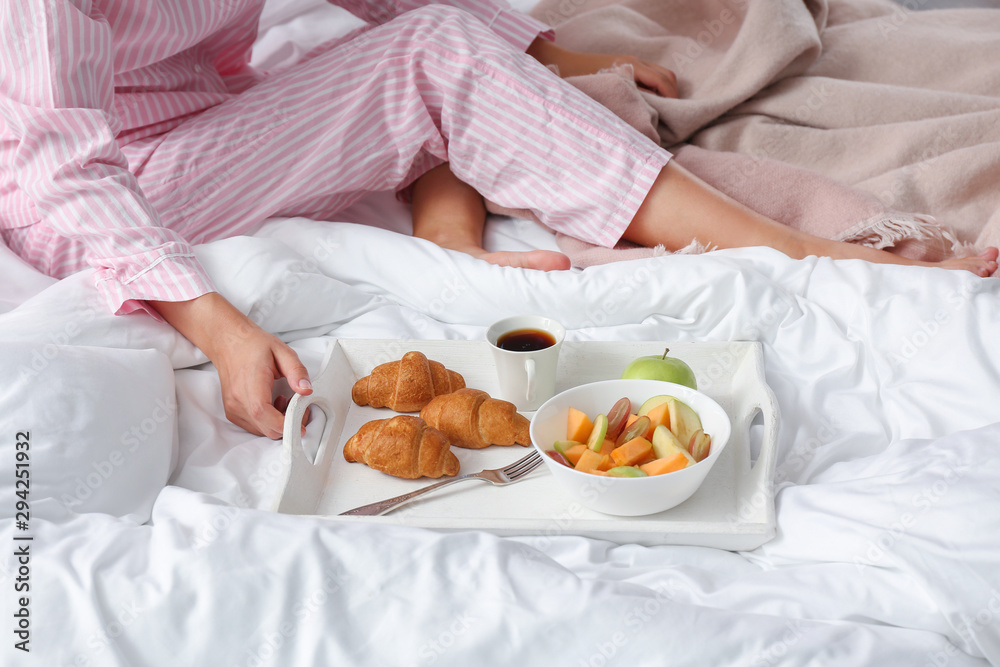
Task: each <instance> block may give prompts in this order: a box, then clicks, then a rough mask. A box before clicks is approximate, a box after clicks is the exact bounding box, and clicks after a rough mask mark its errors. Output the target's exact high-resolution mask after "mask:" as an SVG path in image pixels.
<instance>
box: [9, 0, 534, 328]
mask: <svg viewBox="0 0 1000 667" xmlns="http://www.w3.org/2000/svg"><path fill="white" fill-rule="evenodd" d="M330 1H331V2H333V4H336V5H339V6H341V7H343V8H344V9H347V10H348V11H350V12H351V13H353V14H355V15H356V16H358V17H359V18H361V19H364V20H365V21H367V22H369V23H376V24H380V23H385V22H387V21H389V20H390V19H392V18H394V17H395V16H397V15H398V14H400V13H402V12H404V11H407V10H410V9H415V8H417V7H420V6H423V5H427V4H432V3H431V2H430V0H395V1H382V2H379V1H378V0H330ZM444 4H450V5H454V6H457V7H460V8H462V9H464V10H466V11H467V12H469V13H471V14H472V15H474V16H476V17H478V18H479V19H480V20H482V21H483V23H485V24H486V25H489V26H490V27H491V28H492V29H493V30H494V31H495V32H496V33H497V34H499V35H500V36H501V37H503V38H504V39H505V40H506V41H508V42H509V43H510V44H511V45H512V46H514V47H515V48H517V49H519V50H522V51H523V50H524V49H526V48H527V46H528V45H529V44H530V43H531V42H532V41H533V40H534V39H535V38H536V37H537V36H538V35H539V34H540V33H547V32H548V31H549V28H548V26H546V25H544V24H542V23H540V22H538V21H535V20H534V19H532V18H530V17H528V16H525V15H524V14H521V13H519V12H515V11H512V10H511V9H509V8H508V7H506V6H502V5H501V4H498V3H497V2H493V1H491V0H446V1H445V3H444ZM263 5H264V0H225V1H220V0H184V1H183V2H170V1H164V0H160V1H155V0H4V2H2V3H0V34H2V35H3V36H4V38H3V42H2V44H0V230H12V229H15V228H21V227H27V226H30V225H34V224H36V223H38V222H39V221H41V220H44V221H45V222H46V223H47V224H48V225H50V226H51V227H52V229H53V230H55V232H56V233H58V234H60V235H63V236H67V237H78V238H82V239H83V240H84V241H85V242H86V244H87V247H88V249H89V251H90V257H91V259H90V260H89V261H90V263H91V264H92V265H93V266H94V267H95V269H96V276H95V280H96V281H97V285H98V289H99V290H100V292H101V293H102V295H103V296H104V298H105V299H106V301H107V303H108V305H109V307H110V308H111V310H112V311H114V312H116V313H119V314H123V313H128V312H131V311H134V310H136V309H143V310H146V308H145V306H144V305H143V304H142V303H141V302H142V301H143V300H145V299H154V300H165V301H179V300H187V299H192V298H195V297H197V296H200V295H202V294H204V293H206V292H209V291H212V290H213V287H212V284H211V281H210V279H209V278H208V276H207V275H206V273H205V271H204V269H203V268H202V267H201V265H200V264H199V263H198V262H197V260H196V259H195V257H194V254H193V252H192V248H191V245H190V244H189V243H188V242H187V241H185V239H184V238H182V237H181V236H180V235H179V234H178V233H177V232H175V231H173V230H171V229H168V228H166V227H164V226H163V225H161V224H160V220H159V215H158V214H157V211H156V210H154V208H153V207H152V206H151V205H150V203H149V202H148V201H147V200H146V198H145V197H144V195H143V193H142V191H141V189H140V188H139V185H138V181H137V179H136V177H135V176H134V175H133V174H132V173H131V172H130V171H129V165H128V161H127V160H126V158H125V157H124V155H123V153H122V150H121V147H122V146H123V145H126V144H129V143H130V142H135V141H138V140H142V139H145V138H149V137H153V136H156V135H161V134H163V133H166V132H169V131H170V130H171V129H173V128H175V127H177V126H178V125H179V124H181V123H182V122H184V121H185V119H188V118H191V117H192V116H193V115H197V114H199V112H202V111H204V110H206V109H209V108H211V107H213V106H215V105H218V104H220V103H221V102H224V101H226V100H228V99H230V98H231V97H233V96H234V95H238V94H239V93H240V92H241V91H243V90H245V89H247V88H248V87H250V86H252V85H254V84H256V83H258V82H259V81H260V80H261V78H262V76H261V74H260V73H258V72H256V71H254V70H253V68H251V67H250V66H249V62H250V53H251V47H252V45H253V43H254V41H255V39H256V36H257V25H258V20H259V18H260V14H261V12H262V10H263ZM548 34H551V33H548ZM55 269H56V270H54V271H53V273H54V274H58V267H55Z"/></svg>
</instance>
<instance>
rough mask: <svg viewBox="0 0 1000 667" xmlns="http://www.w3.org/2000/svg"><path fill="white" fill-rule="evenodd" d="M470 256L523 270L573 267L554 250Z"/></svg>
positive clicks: (565, 257) (487, 253) (567, 259)
mask: <svg viewBox="0 0 1000 667" xmlns="http://www.w3.org/2000/svg"><path fill="white" fill-rule="evenodd" d="M469 254H471V255H473V256H474V257H478V258H479V259H482V260H486V261H487V262H489V263H490V264H497V265H499V266H513V267H517V268H521V269H535V270H537V271H565V270H566V269H568V268H570V266H571V262H570V259H569V257H567V256H566V255H564V254H562V253H561V252H554V251H552V250H529V251H527V252H515V251H498V252H483V253H482V254H477V253H469Z"/></svg>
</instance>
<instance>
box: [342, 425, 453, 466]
mask: <svg viewBox="0 0 1000 667" xmlns="http://www.w3.org/2000/svg"><path fill="white" fill-rule="evenodd" d="M450 445H451V443H450V441H449V440H448V437H447V436H445V435H444V434H443V433H442V432H441V431H439V430H437V429H436V428H432V427H430V426H428V425H427V423H426V422H424V420H423V419H421V418H420V417H416V416H414V415H396V416H395V417H392V418H390V419H375V420H373V421H370V422H368V423H366V424H365V425H364V426H362V427H361V428H360V429H358V432H357V433H355V434H354V435H352V436H351V437H350V439H349V440H348V441H347V442H346V443H345V444H344V458H345V459H347V461H348V462H349V463H353V462H355V461H358V462H361V463H364V464H366V465H367V466H368V467H370V468H374V469H375V470H379V471H381V472H384V473H386V474H389V475H393V476H394V477H404V478H406V479H416V478H417V477H440V476H442V475H455V474H456V473H458V468H459V463H458V457H457V456H455V454H454V453H452V451H451V447H450Z"/></svg>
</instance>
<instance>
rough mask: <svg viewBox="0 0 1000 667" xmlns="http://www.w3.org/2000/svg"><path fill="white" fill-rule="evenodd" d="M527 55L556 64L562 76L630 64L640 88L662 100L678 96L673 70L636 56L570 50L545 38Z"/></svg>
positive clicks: (543, 61) (535, 42)
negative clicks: (660, 97)
mask: <svg viewBox="0 0 1000 667" xmlns="http://www.w3.org/2000/svg"><path fill="white" fill-rule="evenodd" d="M527 53H528V55H530V56H532V57H533V58H535V60H537V61H538V62H540V63H542V64H543V65H555V66H556V67H557V68H558V69H559V76H562V77H567V76H581V75H584V74H595V73H597V72H600V71H601V70H604V69H608V68H610V67H614V66H615V65H631V66H632V70H633V72H634V73H635V82H636V83H637V84H638V85H639V86H640V87H641V88H645V89H647V90H650V91H652V92H654V93H656V94H657V95H660V96H662V97H677V76H676V75H675V74H674V73H673V72H672V71H670V70H668V69H667V68H665V67H661V66H659V65H657V64H655V63H649V62H646V61H645V60H641V59H639V58H636V57H635V56H626V55H616V54H612V53H581V52H579V51H570V50H569V49H564V48H562V47H561V46H556V45H555V44H554V43H552V42H550V41H549V40H547V39H545V38H544V37H537V38H536V39H535V41H533V42H532V43H531V46H529V47H528V51H527Z"/></svg>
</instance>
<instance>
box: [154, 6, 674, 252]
mask: <svg viewBox="0 0 1000 667" xmlns="http://www.w3.org/2000/svg"><path fill="white" fill-rule="evenodd" d="M668 159H669V154H668V153H666V152H665V151H663V150H662V149H660V148H659V147H658V146H656V145H655V144H654V143H653V142H651V141H649V140H648V139H647V138H646V137H644V136H643V135H641V134H640V133H638V132H636V131H634V130H632V128H629V127H628V126H626V125H625V124H624V123H622V122H621V121H620V120H619V119H618V118H616V117H615V116H614V115H613V114H612V113H611V112H610V111H608V110H607V109H605V108H604V107H602V106H600V105H599V104H597V103H595V102H594V101H593V100H591V99H590V98H588V97H587V96H586V95H584V94H583V93H581V92H580V91H578V90H576V89H575V88H573V87H572V86H570V85H568V84H564V83H563V82H562V81H561V80H560V79H559V78H558V77H556V76H555V75H554V74H552V73H551V72H550V71H548V70H547V69H546V68H544V67H542V66H541V65H540V64H539V63H538V62H537V61H535V60H534V59H533V58H531V57H530V56H528V55H526V54H524V53H519V52H517V51H516V50H514V49H513V48H511V47H510V45H509V44H507V42H505V41H503V40H502V39H501V38H499V37H498V36H497V35H496V34H495V33H493V32H492V31H491V30H490V29H489V28H487V27H486V26H485V25H484V24H482V23H481V22H480V21H478V20H477V19H475V18H474V17H472V16H471V15H468V14H466V13H464V12H461V11H459V10H455V9H453V8H449V7H445V6H442V5H432V6H429V7H426V8H423V9H419V10H416V11H413V12H408V13H406V14H404V15H402V16H400V17H399V18H397V19H396V20H394V21H392V22H390V23H388V24H385V25H383V26H379V27H376V28H373V29H371V30H368V31H366V32H364V33H362V34H360V35H358V36H356V37H354V38H353V39H351V40H349V41H346V42H342V43H339V44H336V45H335V46H332V47H331V48H328V49H327V50H325V51H322V52H320V53H318V54H316V55H314V56H312V57H311V58H310V59H308V60H307V61H305V62H303V63H300V64H299V65H297V66H295V67H293V68H291V69H290V70H288V71H286V72H283V73H281V74H279V75H276V76H274V77H272V78H269V79H266V80H265V81H263V82H262V83H260V84H258V85H256V86H254V87H253V88H250V89H249V90H247V91H245V92H243V93H241V94H240V95H238V96H235V97H234V98H233V99H232V100H230V101H227V102H225V103H223V104H221V105H219V106H217V107H214V108H212V109H210V110H208V111H206V112H204V113H202V114H200V115H199V116H198V117H197V118H194V119H192V120H190V121H188V122H186V123H184V124H182V125H181V126H179V127H178V128H176V129H175V130H173V131H171V132H170V133H169V134H168V135H166V136H164V137H162V138H161V139H159V140H157V143H156V145H155V149H152V150H149V151H146V152H145V153H144V154H143V155H142V159H141V160H137V161H136V163H135V169H136V173H137V175H138V177H139V182H140V185H141V186H142V188H143V190H144V192H145V193H146V195H147V196H148V197H149V198H150V200H151V201H152V202H153V204H154V206H156V208H157V210H158V211H160V213H161V216H162V218H163V221H164V223H165V225H166V226H169V227H171V228H173V229H176V230H178V231H179V232H180V233H181V234H182V235H184V236H185V238H187V239H189V240H190V241H192V242H195V243H197V242H204V241H208V240H212V239H216V238H222V237H226V236H232V235H236V234H246V233H251V232H252V231H254V230H255V229H256V228H257V227H258V226H259V225H260V224H261V222H262V221H263V220H264V219H265V218H267V217H269V216H276V215H304V216H310V217H316V218H320V219H331V217H332V216H334V215H335V214H336V212H337V211H340V210H342V209H343V208H345V207H347V206H349V205H350V204H351V203H353V202H355V201H357V200H358V199H359V198H361V197H362V196H364V195H365V194H367V193H369V192H373V191H378V190H390V189H399V188H402V187H405V186H406V185H408V184H409V183H411V182H412V181H413V180H415V179H416V178H417V177H418V176H420V175H421V174H424V173H425V172H427V171H428V170H429V169H431V168H433V167H435V166H437V165H439V164H442V163H444V162H445V161H448V162H449V164H450V166H451V168H452V169H453V170H454V173H455V175H456V176H457V177H458V178H460V179H461V180H462V181H464V182H465V183H468V184H469V185H470V186H471V187H473V188H475V190H477V191H478V192H480V193H483V194H484V195H486V196H488V197H489V198H490V199H491V200H492V201H495V202H497V203H498V204H501V205H504V206H508V207H510V208H527V209H530V210H533V211H536V212H537V214H538V216H539V218H540V219H541V220H542V221H543V222H544V223H545V224H546V225H548V226H549V227H551V228H552V229H554V230H559V231H565V232H567V233H572V234H574V235H575V236H578V237H581V238H584V239H586V240H588V241H591V242H594V243H603V244H613V243H614V242H615V241H617V239H618V238H619V237H620V236H621V233H622V232H623V231H624V229H625V228H626V227H627V226H628V224H629V222H630V221H631V219H632V217H633V216H634V214H635V211H636V210H637V209H638V208H639V206H640V204H641V203H642V200H643V198H644V196H645V195H646V192H647V191H648V190H649V188H650V186H651V185H652V183H653V181H654V180H655V178H656V176H657V174H658V173H659V171H660V169H661V168H662V167H663V165H664V164H665V163H666V162H667V161H668Z"/></svg>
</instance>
